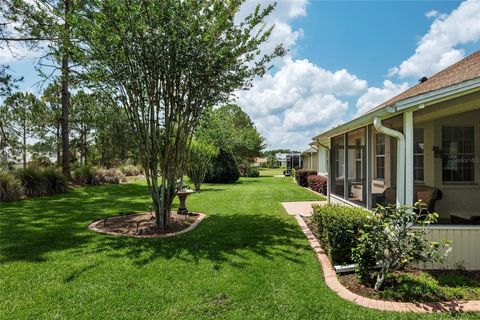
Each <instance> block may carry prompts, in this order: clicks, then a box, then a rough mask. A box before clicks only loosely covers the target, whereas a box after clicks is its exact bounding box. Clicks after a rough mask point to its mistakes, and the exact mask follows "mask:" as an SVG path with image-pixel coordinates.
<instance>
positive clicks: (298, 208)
mask: <svg viewBox="0 0 480 320" xmlns="http://www.w3.org/2000/svg"><path fill="white" fill-rule="evenodd" d="M326 203H327V201H295V202H282V206H283V207H284V208H285V210H286V211H287V213H288V214H289V215H292V216H298V215H300V216H304V217H309V216H311V215H312V213H313V210H312V205H314V204H317V205H321V206H323V205H325V204H326Z"/></svg>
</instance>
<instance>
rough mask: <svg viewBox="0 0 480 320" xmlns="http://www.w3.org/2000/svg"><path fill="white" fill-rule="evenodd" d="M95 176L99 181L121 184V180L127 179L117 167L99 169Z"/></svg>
mask: <svg viewBox="0 0 480 320" xmlns="http://www.w3.org/2000/svg"><path fill="white" fill-rule="evenodd" d="M95 178H96V180H97V181H99V183H111V184H119V183H120V182H126V181H127V178H125V175H124V174H123V173H121V172H120V171H119V170H117V169H115V168H112V169H99V170H97V172H96V176H95Z"/></svg>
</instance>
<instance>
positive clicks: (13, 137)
mask: <svg viewBox="0 0 480 320" xmlns="http://www.w3.org/2000/svg"><path fill="white" fill-rule="evenodd" d="M40 109H41V108H40V101H39V100H38V99H37V98H36V97H35V96H34V95H33V94H31V93H23V92H17V93H14V94H13V95H11V96H9V97H7V98H6V99H5V102H4V105H3V107H2V108H1V109H0V117H1V118H2V120H3V121H4V123H5V134H6V135H7V137H8V140H9V145H10V147H11V150H12V155H11V156H15V153H16V152H15V151H20V153H21V155H22V163H23V167H24V168H26V166H27V150H28V145H29V139H32V138H34V137H35V133H36V128H37V126H36V120H37V115H38V114H39V110H40Z"/></svg>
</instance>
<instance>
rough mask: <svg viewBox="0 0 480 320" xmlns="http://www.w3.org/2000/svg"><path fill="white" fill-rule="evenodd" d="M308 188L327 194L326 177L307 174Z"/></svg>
mask: <svg viewBox="0 0 480 320" xmlns="http://www.w3.org/2000/svg"><path fill="white" fill-rule="evenodd" d="M307 184H308V188H310V189H312V190H313V191H316V192H318V193H321V194H323V195H327V178H326V177H324V176H317V175H312V176H308V178H307Z"/></svg>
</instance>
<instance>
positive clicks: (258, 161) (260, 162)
mask: <svg viewBox="0 0 480 320" xmlns="http://www.w3.org/2000/svg"><path fill="white" fill-rule="evenodd" d="M265 164H267V158H259V157H257V158H255V159H254V160H253V162H252V167H261V166H262V165H265Z"/></svg>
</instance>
